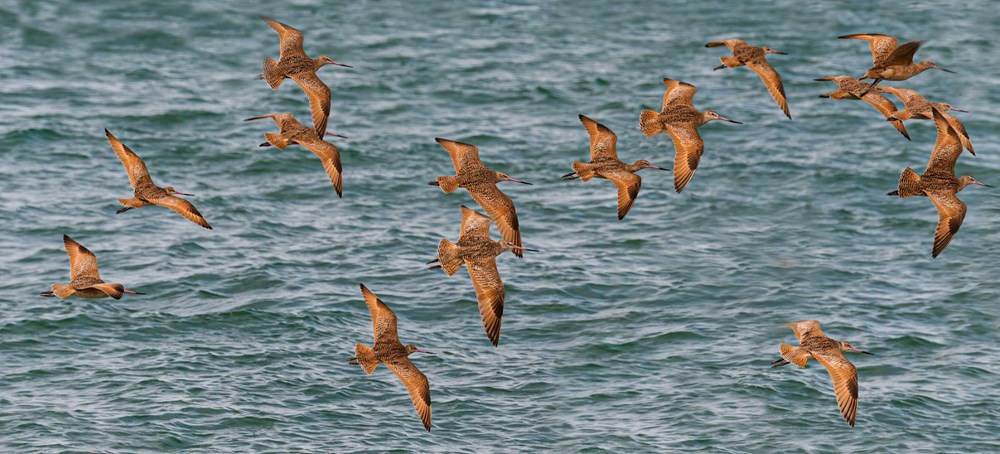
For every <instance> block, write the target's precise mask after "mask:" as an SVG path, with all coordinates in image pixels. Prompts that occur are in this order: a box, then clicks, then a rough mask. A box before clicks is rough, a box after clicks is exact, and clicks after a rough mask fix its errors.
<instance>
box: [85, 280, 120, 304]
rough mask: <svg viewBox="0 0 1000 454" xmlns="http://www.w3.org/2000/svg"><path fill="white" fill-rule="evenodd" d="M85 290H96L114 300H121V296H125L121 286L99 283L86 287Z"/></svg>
mask: <svg viewBox="0 0 1000 454" xmlns="http://www.w3.org/2000/svg"><path fill="white" fill-rule="evenodd" d="M87 288H95V289H97V290H100V291H102V292H104V294H105V295H108V296H110V297H112V298H114V299H116V300H119V299H121V298H122V296H123V295H125V287H124V286H122V285H121V284H112V283H109V282H101V283H99V284H94V285H91V286H88V287H87Z"/></svg>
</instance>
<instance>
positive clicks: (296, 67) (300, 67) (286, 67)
mask: <svg viewBox="0 0 1000 454" xmlns="http://www.w3.org/2000/svg"><path fill="white" fill-rule="evenodd" d="M261 20H263V21H264V22H267V25H270V26H271V28H273V29H274V31H276V32H278V38H279V39H280V41H281V44H280V46H281V50H280V53H279V55H278V61H274V60H272V59H270V58H269V57H265V58H264V73H263V74H262V76H261V77H262V78H263V79H264V80H266V81H267V84H268V85H270V86H271V89H273V90H277V89H278V86H280V85H281V81H283V80H284V79H285V78H286V77H287V78H290V79H292V80H294V81H295V83H297V84H299V87H302V91H304V92H305V93H306V96H308V97H309V107H310V109H311V110H312V118H313V125H314V126H315V128H316V134H317V135H320V136H322V135H323V133H325V132H326V123H327V120H329V118H330V87H327V86H326V84H325V83H323V81H322V80H320V78H319V76H317V75H316V71H318V70H319V69H320V68H322V67H323V66H325V65H337V66H343V67H346V68H350V67H351V66H350V65H345V64H343V63H338V62H336V61H334V60H333V59H332V58H330V57H327V56H326V55H320V56H319V57H317V58H309V56H308V55H306V51H305V50H304V49H303V47H302V32H300V31H298V30H296V29H294V28H292V27H290V26H289V25H287V24H283V23H281V22H278V21H276V20H274V19H269V18H266V17H263V16H261Z"/></svg>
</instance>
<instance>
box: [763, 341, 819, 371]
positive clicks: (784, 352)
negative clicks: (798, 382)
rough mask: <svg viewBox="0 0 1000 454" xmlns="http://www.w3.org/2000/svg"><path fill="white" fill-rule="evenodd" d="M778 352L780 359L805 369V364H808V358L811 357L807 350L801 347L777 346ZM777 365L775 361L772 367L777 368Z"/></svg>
mask: <svg viewBox="0 0 1000 454" xmlns="http://www.w3.org/2000/svg"><path fill="white" fill-rule="evenodd" d="M778 351H780V352H781V358H782V359H784V360H785V361H787V362H789V363H792V364H794V365H796V366H799V367H806V363H807V362H809V358H810V356H811V355H810V354H809V350H806V349H804V348H802V347H793V346H791V345H788V344H781V345H779V346H778ZM777 363H778V362H777V361H775V362H774V363H772V364H773V365H774V367H778V366H779V364H777ZM783 365H784V364H780V366H783Z"/></svg>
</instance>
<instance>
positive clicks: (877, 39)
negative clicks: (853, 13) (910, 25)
mask: <svg viewBox="0 0 1000 454" xmlns="http://www.w3.org/2000/svg"><path fill="white" fill-rule="evenodd" d="M838 38H840V39H859V40H863V41H868V45H869V46H870V47H871V51H872V67H871V68H869V69H868V71H866V72H865V75H864V76H863V77H861V79H874V81H873V82H872V83H871V85H868V89H871V88H874V87H875V85H877V84H878V83H879V82H880V81H882V80H896V81H899V80H906V79H909V78H911V77H913V76H916V75H917V74H920V73H922V72H924V71H926V70H928V69H938V70H941V71H945V72H954V71H951V70H948V69H945V68H942V67H940V66H937V65H936V64H935V63H934V62H932V61H930V60H926V61H922V62H918V63H914V62H913V54H915V53H916V52H917V49H920V46H922V45H923V44H924V41H910V42H908V43H906V44H902V45H897V44H898V41H897V40H896V38H894V37H892V36H889V35H883V34H880V33H856V34H853V35H842V36H838Z"/></svg>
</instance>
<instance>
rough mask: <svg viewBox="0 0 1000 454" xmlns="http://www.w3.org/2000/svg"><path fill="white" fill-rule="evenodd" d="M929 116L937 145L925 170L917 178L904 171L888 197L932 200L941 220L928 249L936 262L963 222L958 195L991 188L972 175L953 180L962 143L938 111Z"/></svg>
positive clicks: (910, 172)
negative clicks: (967, 189) (971, 188)
mask: <svg viewBox="0 0 1000 454" xmlns="http://www.w3.org/2000/svg"><path fill="white" fill-rule="evenodd" d="M931 115H932V116H933V117H934V125H935V126H936V127H937V142H936V143H935V144H934V151H933V152H931V159H930V161H929V162H928V163H927V168H926V169H925V170H924V173H922V174H920V175H917V172H915V171H914V170H913V169H911V168H909V167H907V168H906V169H904V170H903V173H902V174H900V176H899V185H898V187H897V188H896V190H895V191H892V192H890V193H889V194H888V195H890V196H899V198H901V199H905V198H907V197H913V196H927V197H928V198H930V199H931V202H933V203H934V207H936V208H937V210H938V215H939V218H940V219H939V220H938V225H937V229H935V230H934V247H933V249H931V257H934V258H936V257H937V256H938V255H939V254H941V251H943V250H944V248H945V247H947V246H948V243H951V240H952V238H954V237H955V233H957V232H958V229H959V227H962V221H963V220H964V219H965V212H966V206H965V203H963V202H962V201H961V200H959V199H958V196H957V194H958V192H959V191H961V190H962V189H965V187H966V186H968V185H970V184H975V185H979V186H985V187H988V188H991V187H992V186H990V185H988V184H984V183H980V182H979V181H976V179H975V178H973V177H972V175H963V176H962V177H961V178H955V162H956V161H958V155H960V154H962V142H961V141H960V140H959V135H958V132H957V131H955V128H953V127H952V126H951V124H950V123H948V120H947V119H946V118H945V117H944V115H942V114H941V112H940V111H939V110H938V109H936V108H935V109H931Z"/></svg>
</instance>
